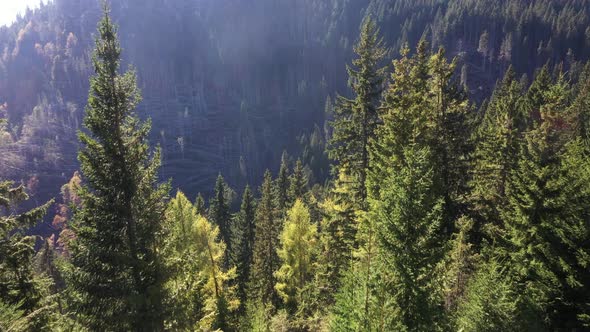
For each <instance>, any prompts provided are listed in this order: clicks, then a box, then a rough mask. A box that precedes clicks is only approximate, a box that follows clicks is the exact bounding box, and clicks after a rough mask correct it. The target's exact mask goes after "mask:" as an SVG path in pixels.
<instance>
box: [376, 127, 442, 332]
mask: <svg viewBox="0 0 590 332" xmlns="http://www.w3.org/2000/svg"><path fill="white" fill-rule="evenodd" d="M417 135H419V134H418V133H417ZM433 159H434V157H433V155H432V153H431V152H430V150H429V149H428V147H423V148H420V147H418V146H417V145H416V144H413V145H410V146H408V147H406V148H405V149H404V163H403V164H402V166H401V167H400V169H399V170H398V171H396V172H392V173H391V174H390V175H389V176H388V177H387V178H384V179H382V187H381V190H380V197H379V199H371V200H370V210H369V215H370V218H371V219H372V220H374V222H375V225H376V228H377V233H378V239H379V248H380V250H379V255H381V257H382V260H383V262H385V264H386V268H385V270H386V271H389V273H391V276H390V277H389V278H388V279H389V280H387V285H388V286H387V290H386V291H387V292H388V295H389V296H390V297H391V299H392V300H393V301H394V303H395V305H396V306H395V312H396V314H395V318H394V319H393V322H394V324H395V325H394V326H390V327H389V328H388V329H389V330H409V331H431V330H433V329H436V328H437V326H439V325H438V324H440V314H441V313H440V310H439V308H440V305H441V303H442V294H441V288H440V285H438V284H437V282H438V279H439V277H440V275H439V274H440V272H439V271H437V265H439V263H440V261H441V259H442V254H443V253H444V251H443V246H444V241H443V240H444V237H443V234H442V232H441V231H442V223H443V206H444V200H443V198H442V196H441V195H440V194H437V191H436V187H435V175H434V168H433V165H434V161H433ZM439 327H440V326H439Z"/></svg>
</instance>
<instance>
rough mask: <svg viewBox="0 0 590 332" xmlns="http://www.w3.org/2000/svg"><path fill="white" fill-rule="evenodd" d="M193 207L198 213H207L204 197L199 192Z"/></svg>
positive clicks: (202, 214)
mask: <svg viewBox="0 0 590 332" xmlns="http://www.w3.org/2000/svg"><path fill="white" fill-rule="evenodd" d="M195 209H197V214H198V215H201V216H204V215H206V214H207V209H206V208H205V199H204V198H203V195H201V193H199V194H198V195H197V198H196V199H195Z"/></svg>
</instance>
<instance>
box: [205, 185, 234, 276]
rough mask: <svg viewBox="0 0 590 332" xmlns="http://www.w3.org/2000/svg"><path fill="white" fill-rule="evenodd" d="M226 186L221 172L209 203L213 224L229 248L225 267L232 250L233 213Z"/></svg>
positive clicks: (227, 264)
mask: <svg viewBox="0 0 590 332" xmlns="http://www.w3.org/2000/svg"><path fill="white" fill-rule="evenodd" d="M226 187H227V185H226V184H225V181H224V180H223V177H222V176H221V174H219V176H217V181H216V182H215V193H214V196H213V199H212V200H211V203H210V205H209V218H210V219H211V221H212V222H213V224H215V225H217V227H219V234H220V239H221V240H222V241H223V243H225V244H226V246H227V249H228V250H227V251H226V256H225V258H224V260H223V261H224V267H226V268H227V267H228V266H229V253H230V252H231V242H230V241H231V214H230V211H229V202H228V201H227V197H226V190H227V189H226Z"/></svg>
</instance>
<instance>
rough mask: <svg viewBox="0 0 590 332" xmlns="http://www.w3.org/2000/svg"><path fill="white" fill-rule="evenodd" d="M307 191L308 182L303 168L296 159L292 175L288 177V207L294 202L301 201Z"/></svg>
mask: <svg viewBox="0 0 590 332" xmlns="http://www.w3.org/2000/svg"><path fill="white" fill-rule="evenodd" d="M307 190H308V180H307V175H306V174H305V169H304V168H303V163H302V162H301V160H300V159H297V162H296V163H295V168H293V174H291V176H290V177H289V205H291V204H293V203H294V202H295V200H297V199H298V198H299V199H303V198H304V195H305V193H306V192H307Z"/></svg>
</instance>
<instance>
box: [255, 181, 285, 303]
mask: <svg viewBox="0 0 590 332" xmlns="http://www.w3.org/2000/svg"><path fill="white" fill-rule="evenodd" d="M272 182H273V181H272V176H271V174H270V171H267V172H266V173H265V175H264V182H262V185H261V186H260V194H261V197H260V201H259V202H258V204H257V206H256V217H255V225H256V227H255V236H254V239H255V240H254V259H253V266H252V271H251V276H250V286H251V287H250V289H251V294H250V296H251V297H252V299H254V300H256V301H261V302H262V303H263V304H264V305H268V304H270V305H274V306H276V305H278V304H279V298H278V294H277V292H276V290H275V284H276V279H275V276H274V272H275V271H276V270H277V269H278V268H279V264H280V261H279V257H278V254H277V251H276V250H277V248H278V247H279V234H280V232H281V228H282V225H281V220H280V219H279V218H278V215H277V211H276V206H275V200H274V198H273V190H272V189H273V188H272V187H273V186H272Z"/></svg>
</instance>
